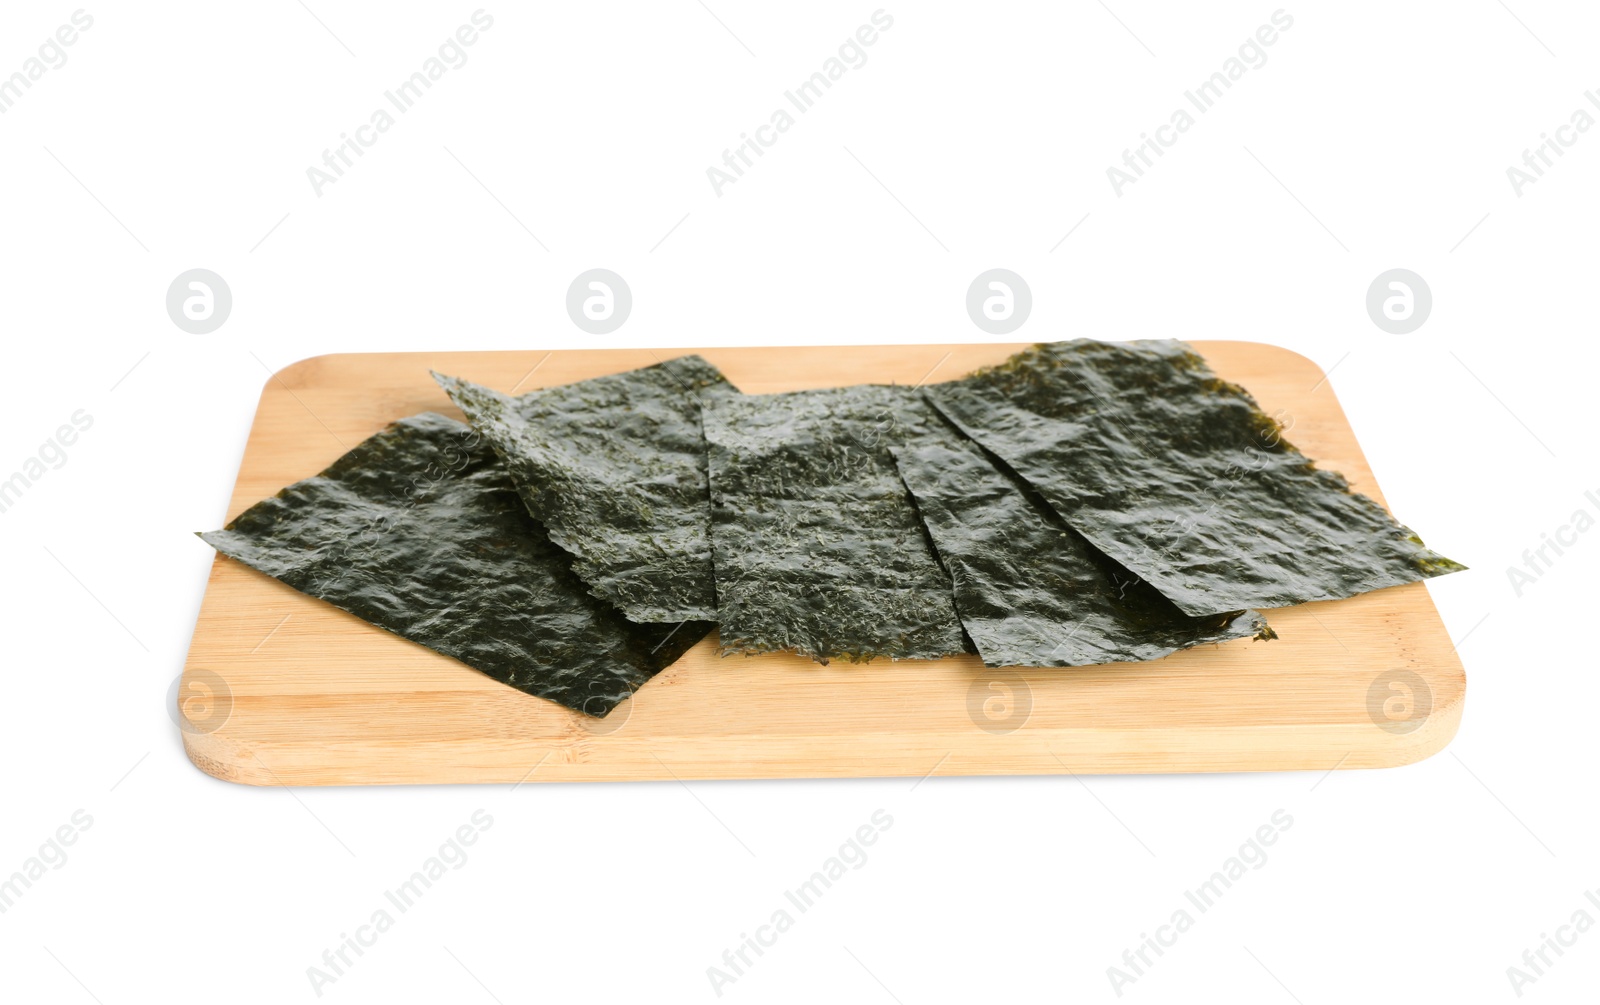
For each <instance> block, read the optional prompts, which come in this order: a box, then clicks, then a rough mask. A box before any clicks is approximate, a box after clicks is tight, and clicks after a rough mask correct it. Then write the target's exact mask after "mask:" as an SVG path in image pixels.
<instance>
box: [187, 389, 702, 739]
mask: <svg viewBox="0 0 1600 1005" xmlns="http://www.w3.org/2000/svg"><path fill="white" fill-rule="evenodd" d="M200 536H201V537H202V538H203V539H204V540H205V541H206V542H207V543H209V544H210V545H211V546H212V547H214V548H216V549H217V550H218V551H220V552H222V553H223V554H225V555H227V556H229V557H230V558H234V559H237V560H238V561H240V562H243V563H244V564H245V565H248V566H251V567H253V568H255V569H259V570H260V571H262V572H264V573H266V574H267V575H269V576H272V577H273V578H275V579H280V580H282V581H283V582H285V583H288V584H289V585H290V586H292V587H294V588H295V589H297V590H300V591H301V592H303V593H308V594H310V595H311V596H313V597H317V598H320V599H322V600H326V601H327V602H329V603H331V604H333V605H334V606H335V607H339V608H342V609H343V610H346V611H349V612H350V613H351V614H354V615H355V616H356V617H358V618H361V619H362V620H364V621H369V622H371V623H372V624H374V625H377V626H378V627H380V628H384V629H387V630H388V631H391V632H394V633H395V634H396V635H400V636H403V637H404V638H407V639H410V640H411V641H413V642H417V643H420V644H421V645H424V646H427V647H428V648H429V649H434V650H437V651H438V652H441V653H444V654H446V655H448V656H453V657H455V658H456V659H458V660H460V661H461V662H463V663H465V664H467V665H468V666H470V667H473V668H474V669H477V670H481V671H482V672H483V673H485V674H488V675H489V676H490V677H493V678H494V679H495V680H498V681H501V682H502V683H505V684H510V685H511V686H512V687H514V688H517V689H518V690H521V691H526V692H528V693H529V694H535V695H538V696H540V697H542V698H549V699H550V700H551V701H556V702H560V703H561V704H563V705H565V706H567V707H568V708H572V709H576V710H577V711H580V712H584V713H587V714H589V715H594V716H600V715H604V714H605V713H607V712H609V711H610V710H611V709H612V708H613V707H614V706H615V705H616V704H617V703H618V702H620V701H622V700H623V699H625V698H627V697H628V696H629V695H630V694H632V693H633V691H634V690H635V689H637V688H638V687H639V685H641V684H643V683H644V682H645V681H647V680H649V679H650V678H651V677H652V676H653V675H655V674H656V673H657V672H658V671H660V670H661V669H663V668H664V667H666V666H667V665H668V664H670V663H672V662H673V661H674V660H676V659H677V658H678V657H679V656H680V655H682V654H683V652H684V650H686V649H688V648H689V647H690V646H692V645H694V643H695V642H697V641H699V640H700V639H701V638H702V637H704V636H705V635H706V633H707V632H709V631H710V630H711V625H710V624H707V623H704V622H691V623H688V624H685V625H683V626H681V627H677V630H676V631H673V630H670V629H669V628H668V627H667V626H665V625H636V624H633V623H631V622H629V621H627V620H626V619H624V618H623V617H622V616H621V615H620V614H619V613H617V612H616V611H615V610H614V609H613V608H611V606H610V605H608V604H606V603H605V602H604V601H602V600H598V599H596V598H595V597H593V596H590V594H589V593H588V591H587V590H585V589H584V586H583V584H582V583H581V582H579V581H578V579H577V577H575V576H573V575H572V573H571V571H570V569H569V564H570V560H569V559H568V557H567V556H566V555H565V554H564V553H563V552H562V551H561V550H560V549H558V548H556V547H555V546H554V545H552V544H551V543H550V542H549V540H548V539H547V538H546V537H545V534H544V530H543V528H541V527H540V526H539V524H538V523H537V522H535V521H534V520H533V519H532V518H531V517H529V516H528V513H527V511H526V510H525V509H524V508H523V505H522V503H521V501H520V500H519V499H518V498H517V493H516V491H515V489H513V487H512V485H511V479H510V477H509V476H508V475H507V474H506V472H505V469H504V468H503V467H502V466H501V464H500V462H499V461H498V459H497V458H496V457H495V455H494V453H493V451H491V450H490V449H489V448H488V446H487V445H485V444H483V443H482V441H481V439H480V438H479V437H478V436H477V435H476V434H475V433H473V432H472V430H471V429H470V428H468V427H467V426H464V425H462V424H461V423H459V422H456V421H454V420H452V419H447V418H445V417H444V416H441V415H434V414H432V413H425V414H423V415H417V416H413V417H411V418H409V419H402V420H400V421H399V422H396V423H394V424H393V425H391V426H389V427H388V428H387V429H385V430H383V431H382V432H380V433H378V434H377V435H375V436H373V437H371V438H370V439H368V440H366V441H364V442H362V443H361V444H359V445H358V446H356V448H355V449H353V450H351V451H350V452H349V453H347V454H345V455H344V456H343V457H341V458H339V459H338V460H337V461H335V462H334V463H333V465H332V466H330V467H329V468H328V469H327V470H326V471H323V472H322V473H321V474H319V475H316V476H314V477H311V478H307V479H306V480H304V481H301V482H296V483H295V484H293V485H290V486H289V487H288V488H286V489H284V490H283V491H281V492H279V493H278V494H277V495H275V496H273V497H272V498H270V499H264V500H262V501H261V502H259V503H256V504H255V505H254V506H252V507H250V508H249V509H247V510H245V511H244V512H243V513H241V514H240V515H239V516H238V517H237V518H236V519H235V520H233V522H231V523H229V524H228V526H227V527H226V528H225V529H223V530H220V531H213V532H211V533H209V534H202V535H200Z"/></svg>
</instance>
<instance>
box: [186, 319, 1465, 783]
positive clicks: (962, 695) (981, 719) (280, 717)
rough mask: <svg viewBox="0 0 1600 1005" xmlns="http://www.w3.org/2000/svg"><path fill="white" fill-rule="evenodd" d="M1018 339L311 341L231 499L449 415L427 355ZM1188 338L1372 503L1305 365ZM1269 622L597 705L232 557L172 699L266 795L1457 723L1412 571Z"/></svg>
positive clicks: (1077, 764)
mask: <svg viewBox="0 0 1600 1005" xmlns="http://www.w3.org/2000/svg"><path fill="white" fill-rule="evenodd" d="M1019 348H1021V346H1020V345H901V346H865V347H822V348H809V347H808V348H751V349H682V350H661V351H659V352H652V351H649V350H629V349H594V350H573V351H558V352H550V353H546V352H542V351H532V352H455V353H451V352H441V353H385V354H362V355H336V356H319V357H316V358H314V359H309V360H305V361H304V362H300V363H296V364H294V365H293V366H290V367H288V368H287V369H285V370H282V371H280V372H279V373H278V374H276V375H275V376H273V377H272V378H271V379H270V380H269V381H268V382H267V385H266V388H265V390H264V391H263V392H262V395H261V404H260V407H259V408H258V410H257V412H256V419H255V425H254V428H253V429H252V430H251V432H250V439H249V442H248V444H247V445H246V447H245V453H244V461H243V464H242V465H241V467H240V471H239V479H238V482H237V484H236V485H235V486H234V492H233V501H232V503H231V504H230V505H229V507H228V513H227V517H228V519H230V520H231V519H232V518H233V517H234V516H235V515H237V514H238V513H240V512H241V511H243V510H244V509H245V508H246V507H248V506H250V505H251V504H253V503H255V502H256V501H257V500H259V499H261V498H262V497H264V496H268V495H271V494H273V493H274V492H276V491H277V490H278V489H280V488H282V487H283V486H285V485H287V484H289V483H290V482H294V481H297V480H299V479H301V478H305V477H307V476H309V475H312V474H315V473H316V472H318V471H320V470H321V469H322V468H323V467H325V466H326V465H327V464H329V463H330V462H332V461H333V460H334V459H335V458H337V457H338V456H339V455H340V454H342V453H344V452H345V450H346V449H348V448H350V447H352V446H354V445H355V444H357V443H359V442H360V441H361V440H362V439H363V438H365V437H367V436H369V435H371V434H372V433H374V432H376V431H378V430H379V429H381V428H382V427H383V426H384V425H385V424H387V423H389V422H391V421H393V420H395V419H398V418H401V417H403V416H407V415H412V414H415V413H417V412H422V411H429V410H432V411H437V412H441V413H444V414H446V415H451V416H453V417H456V418H460V417H461V416H460V413H459V412H458V411H456V409H454V408H453V407H452V406H451V404H450V402H449V400H448V399H447V398H446V397H445V395H444V392H443V391H441V390H440V389H439V388H438V387H437V386H436V385H435V384H434V382H433V380H432V379H431V378H430V377H429V376H428V370H429V369H430V368H432V369H436V370H438V371H440V372H442V373H449V374H455V375H459V376H462V377H466V378H468V379H470V380H474V381H477V382H479V383H482V384H486V385H488V386H490V387H493V388H497V389H499V390H502V391H513V390H515V391H518V392H522V391H526V390H529V389H531V388H535V387H542V386H548V385H552V384H564V383H568V382H570V381H575V380H581V379H583V378H586V377H595V376H600V375H602V374H608V373H615V372H618V371H622V370H629V369H633V368H635V367H640V366H647V365H650V364H652V363H657V362H660V361H661V360H664V359H668V358H670V357H672V356H675V355H680V354H682V353H687V352H699V353H700V354H701V355H703V356H704V357H705V358H706V359H708V360H710V361H711V362H712V363H714V364H716V365H717V366H719V367H721V368H722V370H723V372H725V373H726V374H727V375H728V377H729V379H731V380H732V381H733V382H734V383H735V384H737V385H738V386H739V387H740V388H742V389H743V390H744V391H745V392H747V393H750V394H766V393H771V392H777V391H790V390H796V389H800V388H816V387H832V386H836V385H840V384H856V383H865V382H896V383H901V384H913V385H915V384H918V383H921V382H924V381H939V380H947V379H950V378H954V377H958V376H960V375H962V374H964V373H966V372H968V371H969V370H972V369H973V368H975V367H978V366H982V365H985V364H989V363H994V362H997V361H999V360H1001V359H1004V358H1005V357H1006V356H1008V355H1009V354H1011V353H1012V352H1014V351H1016V350H1017V349H1019ZM1196 348H1197V349H1198V350H1199V351H1200V352H1201V353H1202V354H1203V355H1204V356H1205V357H1206V358H1207V359H1208V360H1209V361H1210V362H1211V364H1212V366H1213V367H1214V368H1215V369H1216V370H1217V372H1218V373H1219V374H1220V375H1221V376H1222V377H1224V378H1226V379H1228V380H1231V381H1235V382H1237V383H1240V384H1243V385H1244V386H1245V387H1246V388H1248V389H1249V390H1250V391H1252V392H1253V393H1254V394H1255V395H1256V397H1257V399H1258V400H1259V401H1260V403H1261V404H1262V406H1263V407H1264V408H1265V409H1266V410H1267V412H1269V413H1272V414H1275V415H1277V416H1278V417H1279V419H1280V421H1282V422H1283V423H1284V424H1285V425H1286V426H1288V427H1289V433H1288V436H1289V439H1290V441H1291V442H1293V443H1294V444H1295V445H1296V446H1298V447H1299V448H1300V449H1301V450H1303V451H1304V452H1305V453H1307V454H1308V455H1309V456H1311V457H1313V458H1316V459H1317V461H1318V462H1319V464H1320V466H1322V467H1324V468H1330V469H1333V470H1337V471H1340V472H1343V473H1344V474H1345V476H1346V477H1348V478H1349V479H1350V482H1351V483H1352V485H1353V486H1354V487H1355V488H1356V489H1357V490H1358V491H1361V492H1365V493H1367V494H1368V495H1371V496H1373V497H1374V498H1377V499H1379V500H1380V501H1381V500H1382V496H1381V495H1380V494H1379V491H1378V486H1377V483H1376V482H1375V481H1374V480H1373V476H1372V472H1371V471H1370V470H1369V469H1368V467H1367V462H1366V459H1365V458H1364V457H1363V456H1362V453H1361V448H1360V446H1359V445H1358V444H1357V443H1356V438H1355V434H1354V433H1353V432H1352V431H1351V429H1350V426H1349V423H1348V422H1347V421H1346V419H1345V417H1344V413H1343V412H1342V411H1341V409H1340V408H1339V404H1338V401H1337V400H1336V399H1335V398H1334V395H1333V391H1332V389H1331V387H1330V386H1329V384H1328V382H1327V380H1326V379H1325V377H1324V376H1323V374H1322V372H1321V371H1320V370H1319V369H1318V368H1317V366H1316V365H1315V364H1313V363H1312V362H1311V361H1310V360H1307V359H1306V358H1304V357H1302V356H1299V355H1296V354H1295V353H1292V352H1289V351H1288V350H1286V349H1280V348H1277V347H1274V346H1268V345H1260V344H1255V343H1246V342H1200V343H1197V344H1196ZM1266 613H1267V616H1268V620H1269V621H1270V622H1271V624H1272V626H1273V627H1274V628H1275V629H1277V631H1278V634H1279V635H1280V636H1281V638H1280V639H1279V640H1278V641H1276V642H1252V641H1250V640H1236V641H1232V642H1228V643H1224V644H1222V645H1216V646H1204V647H1201V648H1198V649H1192V650H1189V651H1187V652H1180V653H1177V654H1174V655H1172V656H1169V657H1167V658H1165V659H1162V660H1157V661H1155V662H1151V663H1119V664H1111V665H1106V666H1097V667H1086V668H1075V669H1015V670H987V669H985V668H984V667H983V665H982V664H981V663H980V662H979V661H978V659H977V658H976V657H962V658H957V659H946V660H938V661H934V662H901V663H890V662H875V663H872V664H867V665H863V666H852V665H849V664H845V663H835V664H834V665H831V666H826V667H824V666H819V665H817V664H815V663H812V662H810V661H808V660H805V659H801V658H798V657H794V656H787V655H769V656H760V657H750V658H746V657H730V658H727V659H722V658H719V657H718V656H717V655H716V648H715V643H716V639H715V635H713V636H712V637H711V638H708V639H706V640H704V641H703V642H701V643H700V644H699V645H697V646H696V647H695V648H694V649H692V650H691V651H690V652H689V653H688V654H687V655H685V656H684V657H683V658H682V659H680V660H679V661H678V662H677V663H676V664H675V665H673V666H672V667H670V668H668V669H667V670H666V671H664V672H663V673H661V674H660V675H659V676H657V677H656V678H655V679H653V680H652V681H650V682H649V683H648V684H646V685H645V686H644V687H643V688H641V689H640V691H639V692H638V694H637V695H635V697H634V698H633V699H631V700H630V701H629V702H627V703H624V704H623V705H621V706H619V707H618V708H617V710H616V711H615V712H613V713H612V714H611V715H610V716H609V717H607V718H605V719H601V720H593V719H588V718H587V717H584V716H581V715H578V714H577V713H574V712H571V711H568V710H567V709H565V708H562V707H561V706H558V705H555V704H553V703H551V702H548V701H544V700H542V699H539V698H535V697H532V696H530V695H526V694H523V693H521V692H520V691H516V690H513V689H512V688H509V687H506V686H504V685H501V684H498V683H496V682H495V681H492V680H490V679H489V678H488V677H485V676H483V675H482V674H479V673H478V672H476V671H474V670H472V669H470V668H468V667H466V666H464V665H462V664H460V663H457V662H456V661H454V660H452V659H449V658H448V657H444V656H440V655H438V654H436V653H433V652H430V651H429V650H426V649H424V648H422V647H421V646H418V645H414V644H412V643H410V642H406V641H404V640H402V639H400V638H397V637H396V636H393V635H390V634H388V633H387V632H384V631H382V630H380V629H378V628H374V627H372V626H371V625H368V624H366V623H364V622H362V621H360V620H358V619H357V618H355V617H353V616H351V615H349V614H345V613H344V612H342V611H339V610H337V609H335V608H334V607H331V606H329V605H328V604H325V603H322V602H321V601H317V600H313V599H312V598H310V597H307V596H304V595H302V594H300V593H297V592H295V591H294V590H292V589H290V588H289V587H287V586H284V585H283V584H281V583H279V582H277V581H275V580H273V579H270V578H268V577H267V576H264V575H262V574H260V573H257V572H255V571H254V570H251V569H249V568H247V567H245V566H243V565H241V564H239V563H238V562H234V561H231V560H229V559H226V558H223V557H221V556H218V557H217V560H216V562H215V564H214V565H213V566H212V569H211V576H210V581H209V583H208V584H207V588H206V595H205V601H204V603H203V604H202V606H201V610H200V618H199V623H198V624H197V625H196V626H195V633H194V640H193V642H192V644H191V645H190V649H189V655H188V660H187V663H186V665H185V669H184V679H183V684H182V689H181V691H180V694H179V703H180V707H181V708H182V710H183V712H184V723H185V729H184V733H183V738H184V745H185V747H186V749H187V750H188V752H189V756H190V758H191V759H192V760H193V761H194V763H195V764H196V765H198V766H199V767H200V768H201V770H203V771H205V772H207V773H209V774H212V775H215V776H216V777H218V778H223V779H227V780H229V781H235V782H244V783H249V784H257V785H280V784H281V785H353V784H386V783H406V782H510V783H516V782H520V781H524V780H526V781H528V782H548V781H596V780H619V779H626V780H637V779H694V778H807V777H841V776H878V775H904V776H913V777H923V776H927V775H929V774H937V775H981V774H1061V773H1067V772H1072V773H1080V772H1083V773H1092V772H1174V771H1264V770H1290V769H1323V770H1326V769H1330V768H1334V767H1342V768H1369V767H1387V766H1392V765H1398V764H1406V763H1409V762H1412V761H1417V760H1421V759H1422V758H1424V757H1427V756H1429V755H1430V754H1433V753H1435V752H1437V751H1439V750H1441V749H1442V748H1443V747H1444V746H1445V744H1447V743H1448V742H1449V741H1450V738H1451V737H1452V736H1454V735H1455V731H1456V727H1457V725H1458V723H1459V722H1460V719H1461V706H1462V701H1463V699H1464V696H1465V693H1466V680H1465V677H1464V675H1463V673H1462V669H1461V664H1460V661H1459V660H1458V659H1457V658H1456V655H1455V653H1454V650H1453V647H1452V646H1451V643H1450V639H1449V636H1448V635H1447V634H1446V632H1445V628H1444V625H1443V624H1442V623H1441V622H1440V620H1439V616H1438V613H1437V612H1436V611H1435V609H1434V606H1433V603H1432V601H1431V600H1430V599H1429V596H1428V592H1427V589H1426V587H1425V586H1423V585H1422V584H1420V583H1418V584H1412V585H1409V586H1401V587H1395V588H1392V589H1387V590H1380V591H1378V592H1376V593H1370V594H1366V595H1364V596H1359V597H1355V598H1353V599H1350V600H1341V601H1333V602H1326V603H1317V604H1306V605H1303V606H1300V607H1294V608H1288V609H1283V610H1274V611H1268V612H1266Z"/></svg>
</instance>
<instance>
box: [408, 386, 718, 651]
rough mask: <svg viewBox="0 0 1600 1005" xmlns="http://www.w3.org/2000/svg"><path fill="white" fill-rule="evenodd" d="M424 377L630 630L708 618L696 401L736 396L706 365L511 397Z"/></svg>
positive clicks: (705, 502)
mask: <svg viewBox="0 0 1600 1005" xmlns="http://www.w3.org/2000/svg"><path fill="white" fill-rule="evenodd" d="M433 376H434V379H435V380H437V381H438V382H439V384H440V386H442V387H443V388H444V389H445V391H446V392H447V393H448V394H449V395H450V400H452V401H453V402H455V404H456V406H457V407H459V408H460V409H461V411H462V412H464V413H465V414H466V416H467V421H468V422H470V423H471V424H472V426H473V428H474V429H476V430H477V431H478V432H479V433H481V434H482V435H483V436H484V437H485V438H486V439H487V440H488V441H489V444H490V446H492V447H493V448H494V450H495V452H496V453H498V454H499V455H500V457H501V459H502V460H503V461H504V462H505V465H506V468H507V470H508V471H509V472H510V474H511V479H512V481H513V482H515V484H516V487H517V491H518V492H520V493H521V495H522V499H523V502H524V503H525V504H526V505H527V507H528V512H530V513H532V514H533V516H534V518H535V519H537V520H538V521H539V522H540V523H542V524H544V526H545V529H546V530H548V531H549V533H550V539H551V540H552V541H554V542H555V543H556V544H558V545H560V546H561V547H562V548H563V549H564V550H566V552H567V553H568V554H570V555H571V556H572V558H573V571H574V572H575V573H577V575H578V578H580V579H582V580H583V581H584V582H585V583H587V584H588V586H589V589H590V590H591V591H593V592H594V594H595V596H597V597H601V598H603V599H605V600H607V601H610V602H611V603H612V604H614V605H616V606H617V608H619V609H620V610H621V611H622V613H623V614H624V615H626V616H627V617H628V619H629V620H631V621H635V622H640V623H658V622H663V623H664V622H679V621H695V620H711V619H713V618H715V617H716V610H717V602H716V588H715V585H714V582H713V579H712V572H711V542H710V524H711V500H710V496H709V495H708V492H707V488H706V445H705V437H704V436H703V435H702V433H701V428H700V402H701V399H702V398H703V397H705V396H713V397H714V396H719V395H724V394H737V393H738V389H737V388H735V387H734V386H733V385H732V384H729V383H728V380H727V378H726V377H724V376H723V375H722V373H721V372H720V371H718V370H717V368H716V367H714V366H712V365H711V364H710V363H707V362H706V361H705V360H703V359H701V358H700V357H699V356H682V357H679V358H677V359H673V360H668V361H667V362H665V363H661V364H658V365H656V366H648V367H645V368H643V369H640V370H630V371H628V372H626V373H618V374H611V375H608V376H605V377H596V378H594V379H592V380H583V381H579V382H577V383H575V384H565V385H561V386H558V387H551V388H542V389H540V390H536V391H532V392H530V393H528V394H524V395H522V396H520V397H516V398H513V397H510V396H509V395H505V394H501V393H500V392H498V391H493V390H490V389H489V388H487V387H481V386H479V385H477V384H473V383H471V382H469V381H465V380H460V379H458V378H455V377H447V376H444V375H442V374H438V373H435V374H434V375H433Z"/></svg>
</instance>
